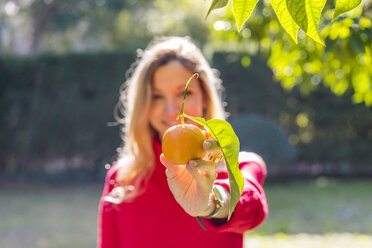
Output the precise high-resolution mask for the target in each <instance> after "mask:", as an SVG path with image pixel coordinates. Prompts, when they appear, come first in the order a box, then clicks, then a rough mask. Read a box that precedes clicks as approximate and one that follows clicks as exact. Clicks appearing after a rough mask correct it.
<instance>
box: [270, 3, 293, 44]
mask: <svg viewBox="0 0 372 248" xmlns="http://www.w3.org/2000/svg"><path fill="white" fill-rule="evenodd" d="M271 4H272V6H273V9H274V11H275V13H276V16H277V17H278V19H279V22H280V24H282V26H283V28H284V29H285V31H287V33H288V34H289V35H290V36H291V37H292V39H293V41H294V42H295V43H296V44H297V42H298V41H297V33H298V29H299V26H298V24H297V23H296V22H295V21H294V20H293V18H292V16H291V15H290V14H289V11H288V8H287V3H286V0H272V1H271Z"/></svg>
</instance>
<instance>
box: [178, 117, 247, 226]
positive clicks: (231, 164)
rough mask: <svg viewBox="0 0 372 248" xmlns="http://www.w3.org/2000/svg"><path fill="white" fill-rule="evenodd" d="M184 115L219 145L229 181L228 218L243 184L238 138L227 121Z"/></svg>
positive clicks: (236, 202) (240, 193)
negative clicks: (203, 127)
mask: <svg viewBox="0 0 372 248" xmlns="http://www.w3.org/2000/svg"><path fill="white" fill-rule="evenodd" d="M184 115H185V117H186V118H189V119H191V120H193V121H195V122H197V123H199V124H200V125H203V126H205V127H206V128H207V129H208V131H209V132H210V133H211V134H212V135H213V136H214V137H215V138H216V139H217V142H218V143H219V145H220V147H221V150H222V153H223V156H224V158H225V162H226V167H227V172H228V175H229V182H230V206H229V216H228V220H229V219H230V218H231V215H232V213H233V212H234V209H235V207H236V204H238V202H239V199H240V196H241V195H242V190H243V186H244V179H243V175H242V173H241V172H240V170H239V151H240V143H239V139H238V137H237V136H236V134H235V132H234V130H233V128H232V127H231V125H230V124H229V123H228V122H227V121H224V120H220V119H211V120H208V121H207V122H206V121H205V119H203V118H197V117H192V116H188V115H186V114H184Z"/></svg>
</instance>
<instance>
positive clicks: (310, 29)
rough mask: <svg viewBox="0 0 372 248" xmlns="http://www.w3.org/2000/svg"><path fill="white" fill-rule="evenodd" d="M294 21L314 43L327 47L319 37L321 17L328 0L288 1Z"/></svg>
mask: <svg viewBox="0 0 372 248" xmlns="http://www.w3.org/2000/svg"><path fill="white" fill-rule="evenodd" d="M286 2H287V7H288V11H289V13H290V15H291V16H292V18H293V20H294V21H295V22H296V23H297V24H298V25H299V26H300V28H301V29H302V30H304V31H305V32H306V34H307V35H308V36H309V37H310V38H312V39H313V40H314V41H316V42H318V43H319V44H321V45H322V46H325V44H324V42H323V40H322V39H321V38H320V36H319V32H318V25H319V20H320V15H321V13H322V10H323V8H324V6H325V3H326V2H327V0H286Z"/></svg>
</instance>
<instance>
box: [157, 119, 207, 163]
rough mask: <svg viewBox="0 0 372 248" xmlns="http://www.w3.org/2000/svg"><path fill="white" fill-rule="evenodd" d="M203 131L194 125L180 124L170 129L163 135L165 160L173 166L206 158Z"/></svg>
mask: <svg viewBox="0 0 372 248" xmlns="http://www.w3.org/2000/svg"><path fill="white" fill-rule="evenodd" d="M206 139H207V137H206V136H205V135H204V133H203V131H202V130H201V129H200V128H198V127H197V126H195V125H192V124H178V125H175V126H172V127H170V128H168V130H167V131H166V132H165V133H164V135H163V140H162V149H163V153H164V156H165V158H166V159H167V160H168V161H169V162H171V163H173V164H187V163H188V162H189V161H190V160H192V159H200V158H202V157H204V155H205V153H206V152H205V150H204V149H203V142H204V141H205V140H206Z"/></svg>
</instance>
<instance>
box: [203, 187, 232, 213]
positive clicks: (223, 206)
mask: <svg viewBox="0 0 372 248" xmlns="http://www.w3.org/2000/svg"><path fill="white" fill-rule="evenodd" d="M229 205H230V193H229V191H228V190H227V189H226V188H224V187H222V186H221V185H213V188H212V192H211V194H210V196H209V203H208V209H207V210H206V211H204V212H203V213H202V214H201V215H200V217H203V218H208V219H210V218H219V219H225V218H227V216H228V214H229Z"/></svg>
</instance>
